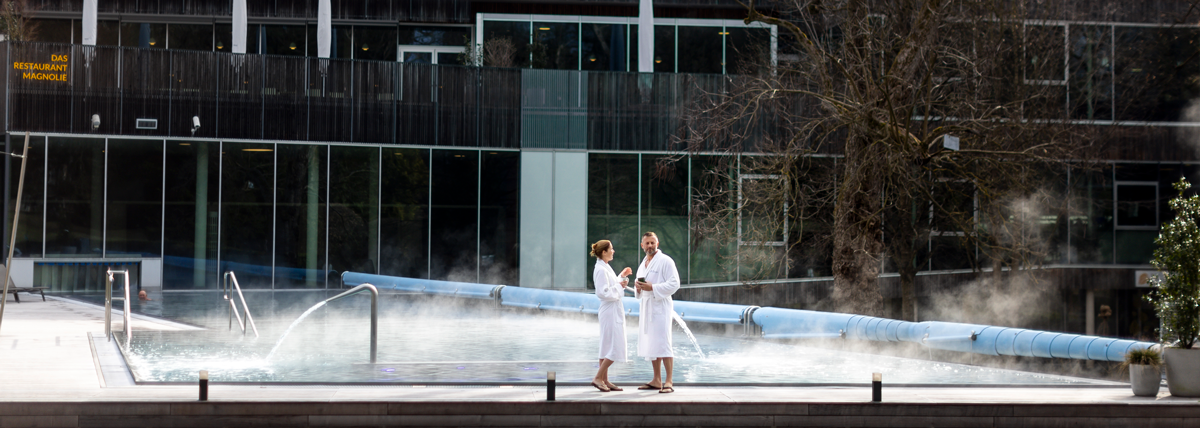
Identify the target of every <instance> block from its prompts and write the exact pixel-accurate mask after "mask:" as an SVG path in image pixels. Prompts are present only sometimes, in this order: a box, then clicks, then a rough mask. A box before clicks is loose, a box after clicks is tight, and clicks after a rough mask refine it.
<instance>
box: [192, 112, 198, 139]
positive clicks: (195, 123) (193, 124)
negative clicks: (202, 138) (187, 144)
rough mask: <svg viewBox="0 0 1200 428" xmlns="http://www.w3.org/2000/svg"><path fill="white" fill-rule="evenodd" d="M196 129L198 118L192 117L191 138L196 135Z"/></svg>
mask: <svg viewBox="0 0 1200 428" xmlns="http://www.w3.org/2000/svg"><path fill="white" fill-rule="evenodd" d="M197 129H200V116H192V136H195V135H196V130H197Z"/></svg>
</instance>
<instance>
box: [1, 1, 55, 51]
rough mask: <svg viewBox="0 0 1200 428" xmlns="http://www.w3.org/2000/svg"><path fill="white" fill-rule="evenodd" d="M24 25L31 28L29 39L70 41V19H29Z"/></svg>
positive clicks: (51, 41)
mask: <svg viewBox="0 0 1200 428" xmlns="http://www.w3.org/2000/svg"><path fill="white" fill-rule="evenodd" d="M5 5H7V3H6V4H5ZM25 26H26V28H33V39H32V40H31V41H34V42H46V43H71V20H70V19H30V20H29V22H27V23H26V24H25Z"/></svg>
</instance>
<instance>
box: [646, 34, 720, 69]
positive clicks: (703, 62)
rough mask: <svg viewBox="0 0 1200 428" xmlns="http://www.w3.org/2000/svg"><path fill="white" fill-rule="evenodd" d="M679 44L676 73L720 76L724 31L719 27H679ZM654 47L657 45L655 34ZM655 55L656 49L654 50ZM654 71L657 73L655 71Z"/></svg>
mask: <svg viewBox="0 0 1200 428" xmlns="http://www.w3.org/2000/svg"><path fill="white" fill-rule="evenodd" d="M678 28H679V43H678V46H680V47H681V48H682V52H679V53H678V58H679V68H678V69H677V72H678V73H713V74H720V73H721V72H722V70H723V69H724V66H725V64H724V61H723V58H722V55H721V54H722V51H723V49H722V46H721V45H723V44H724V43H725V38H724V33H725V31H724V30H723V29H722V28H721V27H685V26H682V25H681V26H679V27H678ZM654 43H655V44H656V45H657V44H659V43H658V40H657V34H656V35H655V42H654ZM655 52H656V53H657V49H655ZM655 71H658V70H657V69H656V70H655Z"/></svg>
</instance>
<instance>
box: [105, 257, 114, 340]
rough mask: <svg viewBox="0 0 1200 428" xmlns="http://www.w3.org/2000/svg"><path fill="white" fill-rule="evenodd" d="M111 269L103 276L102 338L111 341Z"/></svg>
mask: <svg viewBox="0 0 1200 428" xmlns="http://www.w3.org/2000/svg"><path fill="white" fill-rule="evenodd" d="M112 280H113V275H112V269H111V268H110V269H109V270H108V274H107V275H105V276H104V337H105V338H107V339H108V341H109V342H111V341H112Z"/></svg>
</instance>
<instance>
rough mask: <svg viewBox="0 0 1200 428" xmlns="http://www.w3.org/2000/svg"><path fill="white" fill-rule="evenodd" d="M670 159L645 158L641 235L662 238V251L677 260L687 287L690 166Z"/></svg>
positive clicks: (681, 277)
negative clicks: (655, 235)
mask: <svg viewBox="0 0 1200 428" xmlns="http://www.w3.org/2000/svg"><path fill="white" fill-rule="evenodd" d="M667 158H668V156H654V155H642V165H641V168H640V169H641V171H642V182H641V187H642V210H641V215H642V221H641V223H642V230H641V232H642V233H645V232H654V233H655V234H657V235H658V242H659V248H660V249H661V250H662V251H663V252H664V253H666V254H667V255H669V256H671V258H673V259H675V264H676V267H677V268H679V279H680V281H681V282H682V283H684V284H687V283H688V281H689V276H688V274H687V265H686V263H687V261H686V260H687V250H688V246H687V244H688V164H687V162H665V161H666V160H667ZM659 162H664V163H662V164H660V163H659ZM638 239H639V240H640V239H641V235H640V234H639V235H638ZM638 260H641V259H640V258H639V259H638Z"/></svg>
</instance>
